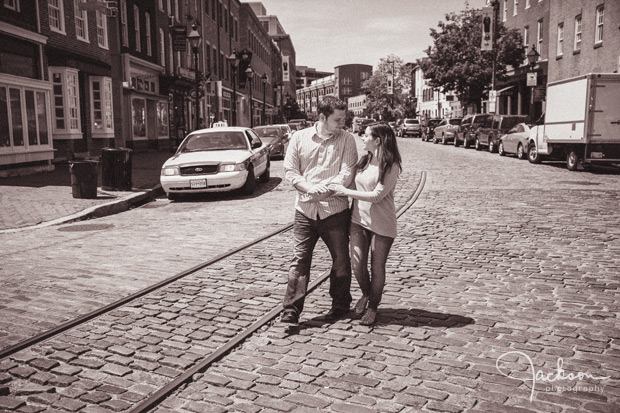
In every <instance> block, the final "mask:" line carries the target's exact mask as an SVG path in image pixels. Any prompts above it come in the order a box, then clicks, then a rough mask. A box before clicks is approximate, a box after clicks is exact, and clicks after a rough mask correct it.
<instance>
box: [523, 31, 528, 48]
mask: <svg viewBox="0 0 620 413" xmlns="http://www.w3.org/2000/svg"><path fill="white" fill-rule="evenodd" d="M529 44H530V28H529V26H525V27H524V28H523V46H525V48H526V49H527V48H528V47H529Z"/></svg>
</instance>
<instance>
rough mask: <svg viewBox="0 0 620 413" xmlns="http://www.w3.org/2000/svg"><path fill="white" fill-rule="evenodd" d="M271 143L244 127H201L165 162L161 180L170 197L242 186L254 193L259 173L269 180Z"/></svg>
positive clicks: (265, 179)
mask: <svg viewBox="0 0 620 413" xmlns="http://www.w3.org/2000/svg"><path fill="white" fill-rule="evenodd" d="M269 169H270V161H269V145H268V144H267V143H265V142H263V141H262V140H261V139H260V138H259V137H258V135H257V134H256V132H254V131H253V130H252V129H250V128H243V127H238V126H235V127H219V128H210V129H199V130H196V131H194V132H192V133H190V134H189V135H187V137H186V138H185V139H184V140H183V142H181V145H179V148H178V149H177V151H176V152H175V154H174V156H172V157H171V158H170V159H168V160H167V161H166V162H164V164H163V166H162V169H161V175H160V182H161V186H162V188H163V190H164V191H165V192H166V195H167V196H168V199H178V198H179V196H181V195H183V194H191V193H203V192H221V191H232V190H234V189H241V190H242V192H243V193H245V194H251V193H253V192H254V191H255V189H256V177H260V181H261V182H267V181H269Z"/></svg>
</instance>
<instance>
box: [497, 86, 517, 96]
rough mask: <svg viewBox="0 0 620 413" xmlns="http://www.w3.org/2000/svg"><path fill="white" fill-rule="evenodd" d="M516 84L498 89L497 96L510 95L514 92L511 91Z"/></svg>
mask: <svg viewBox="0 0 620 413" xmlns="http://www.w3.org/2000/svg"><path fill="white" fill-rule="evenodd" d="M513 88H514V86H506V87H505V88H503V89H500V90H498V91H497V96H501V95H510V94H512V92H511V91H510V90H511V89H513Z"/></svg>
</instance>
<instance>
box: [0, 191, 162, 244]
mask: <svg viewBox="0 0 620 413" xmlns="http://www.w3.org/2000/svg"><path fill="white" fill-rule="evenodd" d="M163 194H165V192H164V190H163V188H162V187H161V184H157V185H156V186H154V187H153V188H151V189H146V190H141V191H140V192H137V193H135V194H131V195H129V196H127V197H123V198H120V199H117V200H114V201H110V202H108V203H105V204H101V205H96V206H93V207H90V208H87V209H85V210H83V211H80V212H77V213H75V214H72V215H69V216H66V217H62V218H57V219H54V220H51V221H47V222H41V223H39V224H36V225H29V226H26V227H20V228H10V229H4V230H0V234H10V233H14V232H20V231H26V230H30V229H38V228H46V227H50V226H53V225H61V224H68V223H71V222H76V221H84V220H87V219H94V218H102V217H105V216H108V215H114V214H119V213H121V212H125V211H127V210H129V209H131V208H135V207H138V206H141V205H143V204H146V203H147V202H151V201H153V200H154V199H155V198H157V197H158V196H161V195H163Z"/></svg>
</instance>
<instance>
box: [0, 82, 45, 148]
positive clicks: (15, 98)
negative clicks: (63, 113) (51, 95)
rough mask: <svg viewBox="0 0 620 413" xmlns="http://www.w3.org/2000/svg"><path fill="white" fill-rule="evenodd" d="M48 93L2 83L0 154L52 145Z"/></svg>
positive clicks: (0, 89) (0, 95) (0, 96)
mask: <svg viewBox="0 0 620 413" xmlns="http://www.w3.org/2000/svg"><path fill="white" fill-rule="evenodd" d="M47 93H48V92H46V91H44V90H40V89H39V90H37V89H36V88H32V87H13V86H9V85H4V84H0V152H1V151H2V148H11V149H15V148H20V149H22V150H24V149H26V150H27V149H29V148H32V147H37V146H39V145H49V144H50V139H49V132H48V122H49V115H48V114H49V110H48V107H47V96H48V95H47ZM24 110H25V111H24Z"/></svg>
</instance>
